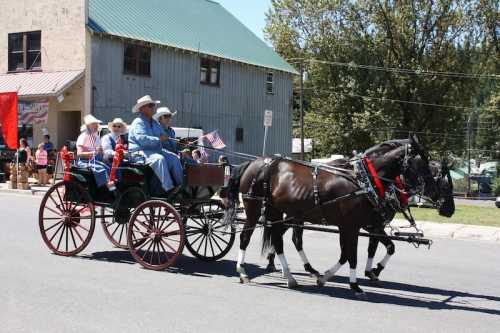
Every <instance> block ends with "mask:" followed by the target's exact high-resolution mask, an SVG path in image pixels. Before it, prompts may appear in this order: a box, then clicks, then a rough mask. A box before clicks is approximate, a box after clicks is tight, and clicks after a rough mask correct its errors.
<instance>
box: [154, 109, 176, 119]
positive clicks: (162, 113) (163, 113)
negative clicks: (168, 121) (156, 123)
mask: <svg viewBox="0 0 500 333" xmlns="http://www.w3.org/2000/svg"><path fill="white" fill-rule="evenodd" d="M176 114H177V111H176V112H172V111H170V109H169V108H167V107H166V106H162V107H161V108H158V110H156V113H155V115H154V116H153V118H154V119H155V120H158V119H160V117H161V116H171V117H173V116H175V115H176Z"/></svg>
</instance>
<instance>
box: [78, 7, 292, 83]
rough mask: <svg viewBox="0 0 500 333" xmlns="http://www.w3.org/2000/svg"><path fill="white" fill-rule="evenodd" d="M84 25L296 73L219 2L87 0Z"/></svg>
mask: <svg viewBox="0 0 500 333" xmlns="http://www.w3.org/2000/svg"><path fill="white" fill-rule="evenodd" d="M88 27H89V28H90V29H92V30H93V31H95V32H99V33H105V34H109V35H114V36H119V37H124V38H131V39H136V40H141V41H146V42H151V43H155V44H161V45H167V46H171V47H175V48H180V49H185V50H190V51H193V52H200V53H203V54H207V55H212V56H216V57H220V58H225V59H230V60H234V61H238V62H242V63H247V64H251V65H256V66H261V67H266V68H271V69H277V70H281V71H285V72H289V73H294V74H297V71H296V70H295V69H294V68H293V67H292V66H291V65H290V64H288V63H287V62H286V61H285V60H284V59H283V58H281V57H280V56H279V55H278V54H277V53H276V52H275V51H274V50H273V49H272V48H270V47H269V46H268V45H267V44H266V43H264V42H263V41H262V40H260V39H259V38H258V37H257V36H255V35H254V34H253V33H252V32H251V31H250V30H249V29H248V28H247V27H246V26H245V25H243V24H242V23H241V22H240V21H238V20H237V19H236V18H235V17H234V16H233V15H232V14H231V13H229V12H228V11H227V10H226V9H225V8H224V7H222V6H221V5H220V4H218V3H217V2H213V1H210V0H89V22H88Z"/></svg>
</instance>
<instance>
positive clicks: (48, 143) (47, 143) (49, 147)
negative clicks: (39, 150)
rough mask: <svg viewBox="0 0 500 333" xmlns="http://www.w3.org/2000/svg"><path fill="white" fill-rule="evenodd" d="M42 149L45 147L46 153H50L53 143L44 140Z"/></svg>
mask: <svg viewBox="0 0 500 333" xmlns="http://www.w3.org/2000/svg"><path fill="white" fill-rule="evenodd" d="M43 149H45V150H46V151H47V153H50V152H51V151H52V150H53V149H54V145H53V144H52V142H50V141H49V142H45V143H44V144H43Z"/></svg>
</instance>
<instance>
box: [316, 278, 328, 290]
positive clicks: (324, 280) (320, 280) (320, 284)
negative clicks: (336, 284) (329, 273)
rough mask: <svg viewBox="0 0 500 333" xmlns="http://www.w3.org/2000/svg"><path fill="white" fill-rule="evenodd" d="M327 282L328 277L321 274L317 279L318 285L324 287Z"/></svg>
mask: <svg viewBox="0 0 500 333" xmlns="http://www.w3.org/2000/svg"><path fill="white" fill-rule="evenodd" d="M325 283H326V279H325V278H324V277H322V276H319V277H318V278H317V279H316V284H317V285H318V287H323V286H324V285H325Z"/></svg>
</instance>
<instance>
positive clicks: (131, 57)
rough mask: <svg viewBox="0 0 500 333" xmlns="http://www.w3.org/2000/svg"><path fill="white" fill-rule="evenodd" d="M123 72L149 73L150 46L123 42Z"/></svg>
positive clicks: (134, 73)
mask: <svg viewBox="0 0 500 333" xmlns="http://www.w3.org/2000/svg"><path fill="white" fill-rule="evenodd" d="M123 73H124V74H132V75H143V76H150V75H151V48H150V47H146V46H140V45H135V44H128V43H127V44H125V47H124V53H123Z"/></svg>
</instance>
